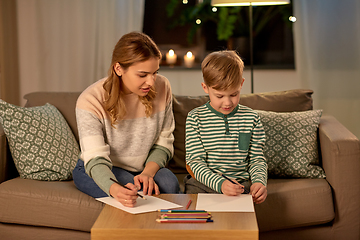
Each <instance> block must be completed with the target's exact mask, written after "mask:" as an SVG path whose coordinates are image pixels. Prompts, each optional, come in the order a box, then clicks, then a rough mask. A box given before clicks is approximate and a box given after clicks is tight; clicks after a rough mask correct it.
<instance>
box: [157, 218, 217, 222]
mask: <svg viewBox="0 0 360 240" xmlns="http://www.w3.org/2000/svg"><path fill="white" fill-rule="evenodd" d="M156 221H157V222H159V223H207V222H213V221H214V220H212V219H192V218H190V219H184V218H181V219H176V218H174V219H156Z"/></svg>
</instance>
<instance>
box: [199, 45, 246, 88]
mask: <svg viewBox="0 0 360 240" xmlns="http://www.w3.org/2000/svg"><path fill="white" fill-rule="evenodd" d="M201 70H202V74H203V78H204V82H205V84H206V85H207V86H208V87H212V88H214V89H216V90H220V91H223V90H226V89H231V88H236V87H239V86H240V84H241V82H242V79H243V77H242V76H243V70H244V62H243V61H242V60H241V58H240V57H239V55H238V54H237V53H236V52H235V51H231V50H224V51H217V52H212V53H210V54H209V55H207V56H206V57H205V58H204V60H203V61H202V63H201Z"/></svg>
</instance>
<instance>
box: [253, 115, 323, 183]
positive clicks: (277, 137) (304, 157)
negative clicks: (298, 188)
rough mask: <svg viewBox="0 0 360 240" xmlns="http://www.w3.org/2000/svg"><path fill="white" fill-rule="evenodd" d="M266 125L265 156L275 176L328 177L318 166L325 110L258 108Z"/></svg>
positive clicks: (269, 169) (262, 121)
mask: <svg viewBox="0 0 360 240" xmlns="http://www.w3.org/2000/svg"><path fill="white" fill-rule="evenodd" d="M255 111H256V112H257V113H258V114H259V116H260V119H261V123H262V124H263V126H264V130H265V135H266V142H265V147H264V156H265V158H266V160H267V163H268V171H269V177H272V178H288V177H293V178H324V177H325V172H324V170H323V169H322V168H321V167H320V166H318V164H319V156H318V141H317V129H318V126H319V123H320V117H321V114H322V110H311V111H303V112H289V113H277V112H270V111H261V110H255Z"/></svg>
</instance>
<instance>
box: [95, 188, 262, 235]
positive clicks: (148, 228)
mask: <svg viewBox="0 0 360 240" xmlns="http://www.w3.org/2000/svg"><path fill="white" fill-rule="evenodd" d="M159 197H160V198H162V199H165V200H168V201H170V202H173V203H176V204H179V205H182V206H186V204H187V203H188V201H189V200H190V199H191V200H192V204H191V205H190V208H189V209H195V207H196V200H197V194H161V195H159ZM177 209H181V208H177ZM183 209H184V208H183ZM205 210H206V209H205ZM211 214H212V219H213V220H214V222H212V223H158V222H156V221H155V219H156V218H157V217H158V216H159V212H148V213H140V214H131V213H128V212H125V211H122V210H120V209H117V208H114V207H112V206H110V205H105V207H104V209H103V210H102V212H101V213H100V215H99V217H98V218H97V220H96V222H95V224H94V225H93V227H92V228H91V239H92V240H112V239H122V240H124V239H131V240H137V239H139V240H152V239H154V240H155V239H156V240H158V239H170V240H177V239H182V240H183V239H185V240H191V239H196V240H201V239H204V240H211V239H214V240H215V239H216V240H218V239H242V240H250V239H251V240H252V239H259V230H258V226H257V221H256V215H255V212H251V213H248V212H226V213H225V212H212V213H211Z"/></svg>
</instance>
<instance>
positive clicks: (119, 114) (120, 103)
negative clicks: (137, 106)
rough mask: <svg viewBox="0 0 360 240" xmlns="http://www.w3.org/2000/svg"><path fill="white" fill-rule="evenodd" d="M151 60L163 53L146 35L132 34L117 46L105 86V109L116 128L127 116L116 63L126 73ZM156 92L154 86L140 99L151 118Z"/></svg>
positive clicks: (123, 38) (123, 37)
mask: <svg viewBox="0 0 360 240" xmlns="http://www.w3.org/2000/svg"><path fill="white" fill-rule="evenodd" d="M150 58H158V59H159V60H160V59H161V52H160V50H159V49H158V47H157V46H156V44H155V43H154V41H153V40H152V39H151V38H150V37H149V36H148V35H146V34H144V33H140V32H131V33H128V34H125V35H124V36H122V37H121V38H120V40H119V41H118V42H117V44H116V45H115V48H114V51H113V54H112V60H111V66H110V69H109V73H108V78H107V79H106V80H105V82H104V84H103V88H104V89H105V92H106V93H105V94H106V95H105V102H104V108H105V110H106V111H107V112H108V114H109V116H110V119H111V125H112V126H114V125H115V124H116V123H117V122H118V121H121V120H122V119H123V118H124V117H125V115H126V106H125V103H124V99H123V97H124V96H123V94H122V92H121V89H122V84H123V83H122V80H121V76H118V75H117V74H116V72H115V70H114V67H115V65H116V63H119V64H120V66H121V68H122V69H124V70H125V71H126V70H127V69H128V68H129V67H130V66H131V65H133V64H134V63H138V62H143V61H147V60H149V59H150ZM155 96H156V92H155V89H154V86H152V87H151V89H150V92H149V93H148V94H147V95H146V96H144V97H140V96H139V98H140V101H141V102H142V103H143V104H144V106H145V114H146V116H147V117H149V116H150V115H151V113H152V100H153V99H154V98H155Z"/></svg>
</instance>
